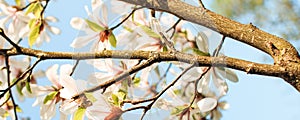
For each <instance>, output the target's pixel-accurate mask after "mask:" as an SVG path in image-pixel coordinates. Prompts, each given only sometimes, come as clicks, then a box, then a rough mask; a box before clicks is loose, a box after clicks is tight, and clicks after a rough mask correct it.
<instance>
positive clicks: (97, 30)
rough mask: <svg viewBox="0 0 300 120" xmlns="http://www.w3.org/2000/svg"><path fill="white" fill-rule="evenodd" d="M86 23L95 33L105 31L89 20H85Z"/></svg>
mask: <svg viewBox="0 0 300 120" xmlns="http://www.w3.org/2000/svg"><path fill="white" fill-rule="evenodd" d="M85 22H86V23H87V24H88V26H89V27H90V28H91V29H92V30H93V31H95V32H100V31H104V30H105V28H103V27H101V26H100V25H98V24H97V23H95V22H92V21H90V20H88V19H85Z"/></svg>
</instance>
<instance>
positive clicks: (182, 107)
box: [171, 105, 187, 115]
mask: <svg viewBox="0 0 300 120" xmlns="http://www.w3.org/2000/svg"><path fill="white" fill-rule="evenodd" d="M186 108H187V106H185V105H184V106H177V107H175V108H173V109H172V111H171V115H178V114H180V113H181V112H182V111H183V110H185V109H186Z"/></svg>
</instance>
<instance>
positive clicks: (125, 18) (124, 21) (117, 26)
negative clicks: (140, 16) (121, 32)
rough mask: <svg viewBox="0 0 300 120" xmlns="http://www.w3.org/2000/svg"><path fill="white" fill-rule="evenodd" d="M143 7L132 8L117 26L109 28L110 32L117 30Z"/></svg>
mask: <svg viewBox="0 0 300 120" xmlns="http://www.w3.org/2000/svg"><path fill="white" fill-rule="evenodd" d="M142 8H144V7H138V8H134V9H133V10H132V11H131V12H130V13H129V15H127V17H126V18H124V19H123V20H122V21H121V22H120V23H119V24H117V25H116V26H114V27H112V28H110V30H114V29H116V28H118V27H119V26H120V25H122V24H123V23H124V22H125V21H126V20H127V19H128V18H129V17H130V16H131V15H132V14H133V13H134V12H135V11H136V10H139V9H142Z"/></svg>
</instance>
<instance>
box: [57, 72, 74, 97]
mask: <svg viewBox="0 0 300 120" xmlns="http://www.w3.org/2000/svg"><path fill="white" fill-rule="evenodd" d="M59 82H60V84H61V85H62V86H63V89H61V90H60V97H62V98H66V99H71V98H72V97H73V96H74V95H76V94H77V93H78V91H77V86H76V83H75V80H74V79H73V78H72V77H70V76H67V75H61V76H60V81H59Z"/></svg>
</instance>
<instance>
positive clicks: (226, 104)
mask: <svg viewBox="0 0 300 120" xmlns="http://www.w3.org/2000/svg"><path fill="white" fill-rule="evenodd" d="M218 107H219V108H221V109H223V110H227V109H228V108H229V107H230V105H229V104H228V103H227V102H226V101H222V102H219V103H218Z"/></svg>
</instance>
